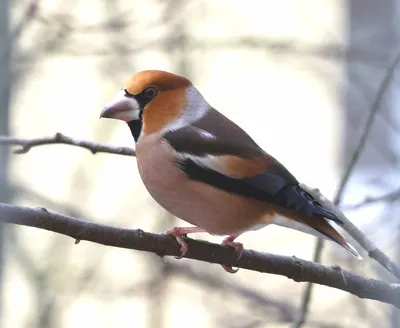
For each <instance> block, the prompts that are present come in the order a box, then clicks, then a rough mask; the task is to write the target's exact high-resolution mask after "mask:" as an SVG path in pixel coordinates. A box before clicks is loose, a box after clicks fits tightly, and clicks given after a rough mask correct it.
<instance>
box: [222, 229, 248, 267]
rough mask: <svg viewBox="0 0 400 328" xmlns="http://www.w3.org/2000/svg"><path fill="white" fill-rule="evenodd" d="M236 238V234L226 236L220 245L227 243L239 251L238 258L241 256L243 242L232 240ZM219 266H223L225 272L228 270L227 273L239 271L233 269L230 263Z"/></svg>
mask: <svg viewBox="0 0 400 328" xmlns="http://www.w3.org/2000/svg"><path fill="white" fill-rule="evenodd" d="M236 238H237V236H229V237H226V238H225V239H224V240H223V242H222V244H221V245H229V246H231V247H233V248H234V249H235V252H238V253H239V255H238V259H240V257H241V256H242V251H243V244H242V243H238V242H236V241H234V240H235V239H236ZM221 266H222V267H223V268H224V270H225V271H226V272H229V273H236V272H238V271H239V269H233V268H232V266H230V265H223V264H222V265H221Z"/></svg>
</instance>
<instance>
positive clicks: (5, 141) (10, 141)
mask: <svg viewBox="0 0 400 328" xmlns="http://www.w3.org/2000/svg"><path fill="white" fill-rule="evenodd" d="M54 144H64V145H71V146H77V147H81V148H85V149H88V150H90V151H91V152H92V153H93V154H96V153H109V154H117V155H127V156H135V155H136V152H135V150H134V149H133V148H128V147H116V146H111V145H105V144H101V143H97V142H91V141H86V140H77V139H73V138H71V137H68V136H65V135H63V134H61V133H56V134H55V135H54V136H52V137H43V138H34V139H24V138H15V137H8V136H0V145H15V146H20V148H19V149H17V150H15V151H14V153H15V154H25V153H27V152H28V151H30V150H31V149H32V148H33V147H38V146H44V145H54Z"/></svg>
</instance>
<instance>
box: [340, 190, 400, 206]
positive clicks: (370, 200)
mask: <svg viewBox="0 0 400 328" xmlns="http://www.w3.org/2000/svg"><path fill="white" fill-rule="evenodd" d="M397 200H400V188H397V189H395V190H392V191H390V192H388V193H386V194H383V195H381V196H377V197H367V198H365V200H364V201H362V202H361V203H358V204H353V205H346V206H343V209H346V210H358V209H360V208H361V207H364V206H368V205H373V204H376V203H381V202H388V203H392V202H395V201H397Z"/></svg>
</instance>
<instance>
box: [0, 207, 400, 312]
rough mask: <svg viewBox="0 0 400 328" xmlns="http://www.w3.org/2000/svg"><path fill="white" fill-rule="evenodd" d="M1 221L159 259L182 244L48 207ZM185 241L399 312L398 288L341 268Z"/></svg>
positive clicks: (2, 212)
mask: <svg viewBox="0 0 400 328" xmlns="http://www.w3.org/2000/svg"><path fill="white" fill-rule="evenodd" d="M0 221H1V222H4V223H11V224H18V225H24V226H30V227H36V228H40V229H44V230H48V231H53V232H57V233H60V234H63V235H66V236H70V237H72V238H74V239H75V240H76V242H75V243H78V242H79V241H81V240H87V241H92V242H95V243H98V244H103V245H107V246H114V247H122V248H128V249H136V250H141V251H146V252H152V253H155V254H157V255H159V256H166V255H169V256H177V255H179V254H180V249H179V245H178V243H177V242H176V241H175V239H174V238H173V237H170V236H165V235H162V234H152V233H146V232H144V231H142V230H139V229H137V230H132V229H121V228H116V227H111V226H105V225H101V224H97V223H92V222H88V221H83V220H79V219H76V218H73V217H69V216H64V215H61V214H57V213H53V212H50V211H48V210H47V209H45V208H30V207H22V206H12V205H8V204H2V203H0ZM186 241H187V243H188V246H189V251H188V253H187V254H186V255H185V257H186V258H191V259H196V260H199V261H204V262H210V263H218V264H225V265H231V266H234V267H238V268H243V269H249V270H253V271H259V272H265V273H271V274H277V275H282V276H286V277H288V278H289V279H292V280H294V281H296V282H304V281H310V282H313V283H318V284H321V285H325V286H329V287H333V288H337V289H341V290H343V291H347V292H349V293H351V294H353V295H355V296H358V297H360V298H366V299H373V300H377V301H380V302H384V303H388V304H392V305H394V306H396V307H397V308H400V284H391V283H386V282H384V281H380V280H376V279H371V278H365V277H363V276H360V275H357V274H353V273H350V272H347V271H344V270H342V269H341V268H340V267H338V266H333V267H327V266H323V265H321V264H318V263H314V262H310V261H305V260H301V259H298V258H296V257H288V256H280V255H274V254H269V253H260V252H255V251H252V250H244V251H243V253H242V256H240V258H238V257H237V254H236V252H235V250H234V249H233V248H232V247H230V246H221V245H217V244H212V243H209V242H205V241H199V240H194V239H189V238H187V239H186Z"/></svg>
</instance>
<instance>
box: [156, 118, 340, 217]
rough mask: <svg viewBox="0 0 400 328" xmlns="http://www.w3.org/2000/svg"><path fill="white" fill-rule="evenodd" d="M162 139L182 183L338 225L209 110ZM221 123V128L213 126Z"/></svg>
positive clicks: (275, 164) (253, 145)
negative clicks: (197, 183) (183, 176)
mask: <svg viewBox="0 0 400 328" xmlns="http://www.w3.org/2000/svg"><path fill="white" fill-rule="evenodd" d="M211 114H212V116H213V117H207V116H205V117H204V118H203V119H201V120H200V121H197V122H196V123H195V124H192V125H190V126H187V127H185V128H181V129H179V130H175V131H169V132H167V133H166V134H165V135H164V139H165V140H166V141H167V142H168V143H169V144H170V145H171V146H172V147H173V148H174V150H175V151H176V152H177V153H178V154H179V163H177V164H178V165H180V167H181V169H182V170H183V171H184V172H185V173H186V175H187V176H188V178H190V179H193V180H197V181H201V182H204V183H207V184H209V185H212V186H214V187H217V188H220V189H223V190H225V191H228V192H231V193H236V194H239V195H242V196H245V197H251V198H255V199H258V200H260V201H263V202H267V203H270V204H271V205H275V206H279V207H281V208H283V209H286V210H293V211H295V212H297V213H302V214H305V215H307V216H316V219H319V218H321V217H325V218H327V219H329V220H333V221H335V222H337V223H342V221H341V220H340V219H339V218H338V217H337V216H336V215H334V214H333V213H331V212H330V211H328V210H327V209H325V208H324V207H323V206H322V205H321V204H320V203H318V202H317V201H316V200H315V199H314V198H313V197H312V196H311V195H310V194H309V193H307V192H306V191H305V190H303V189H302V188H300V186H299V182H298V181H297V179H296V178H295V177H294V176H293V175H292V174H291V173H290V172H289V171H288V170H287V169H286V168H285V167H284V166H283V165H282V164H281V163H279V162H278V161H277V160H276V159H275V158H273V157H272V156H270V155H268V154H267V153H265V152H264V151H263V150H262V149H261V148H260V147H259V146H258V145H257V144H256V143H255V142H254V141H253V140H252V139H251V137H250V136H249V135H248V134H247V133H246V132H244V131H243V130H242V129H241V128H240V127H238V126H237V125H236V124H234V123H233V122H231V121H229V120H227V119H226V118H225V117H215V116H222V114H220V113H218V112H216V111H214V112H212V113H211ZM221 119H223V122H224V126H221V125H218V122H221Z"/></svg>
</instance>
